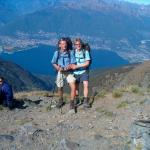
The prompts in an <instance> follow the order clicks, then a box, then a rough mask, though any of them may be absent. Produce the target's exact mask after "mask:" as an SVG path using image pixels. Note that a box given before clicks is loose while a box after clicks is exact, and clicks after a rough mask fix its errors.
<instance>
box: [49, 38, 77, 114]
mask: <svg viewBox="0 0 150 150" xmlns="http://www.w3.org/2000/svg"><path fill="white" fill-rule="evenodd" d="M51 62H52V64H53V66H54V68H55V69H56V71H57V77H56V85H57V87H58V94H59V101H58V103H57V108H61V107H62V106H63V105H64V104H65V103H64V100H63V87H64V82H65V81H64V80H65V79H66V80H67V82H68V84H69V86H70V88H71V94H70V95H71V98H70V111H69V112H74V111H75V102H74V99H75V80H76V79H75V77H74V76H73V71H72V70H71V66H74V65H75V63H76V59H75V56H74V53H73V51H71V50H70V49H69V45H68V43H67V39H66V38H61V39H60V40H59V41H58V51H55V53H54V55H53V58H52V61H51Z"/></svg>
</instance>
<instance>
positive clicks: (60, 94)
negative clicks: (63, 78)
mask: <svg viewBox="0 0 150 150" xmlns="http://www.w3.org/2000/svg"><path fill="white" fill-rule="evenodd" d="M58 95H59V98H60V99H63V87H61V88H58Z"/></svg>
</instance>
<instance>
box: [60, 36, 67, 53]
mask: <svg viewBox="0 0 150 150" xmlns="http://www.w3.org/2000/svg"><path fill="white" fill-rule="evenodd" d="M58 49H59V50H62V51H66V50H68V44H67V40H66V38H61V39H60V40H59V41H58Z"/></svg>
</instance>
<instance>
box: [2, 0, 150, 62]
mask: <svg viewBox="0 0 150 150" xmlns="http://www.w3.org/2000/svg"><path fill="white" fill-rule="evenodd" d="M0 7H1V8H2V10H3V11H2V10H1V11H2V12H0V14H2V13H3V12H8V15H7V13H4V14H6V15H4V17H3V16H2V15H0V16H2V18H4V19H0V20H5V18H7V17H8V16H9V14H10V18H12V19H10V21H9V19H6V20H7V21H5V22H1V27H0V44H1V45H2V47H3V49H4V50H7V51H10V52H12V50H20V49H28V48H30V47H35V46H37V45H39V44H46V45H53V46H54V45H55V44H56V43H57V39H58V38H59V37H61V36H70V37H72V38H74V37H78V36H79V37H81V38H83V39H84V40H86V41H88V42H89V43H90V45H91V46H92V48H96V49H106V50H109V51H115V52H116V53H117V54H118V55H119V56H121V57H123V58H124V59H126V60H128V61H130V62H139V61H144V60H149V59H150V52H149V47H150V42H149V40H150V6H143V5H136V4H131V3H128V2H123V1H119V0H109V1H108V0H74V1H73V0H70V1H69V0H58V1H50V0H45V1H42V0H33V1H32V3H31V1H30V2H28V1H23V0H20V1H19V0H12V1H11V2H10V1H7V0H6V1H4V0H1V1H0ZM10 8H11V9H10ZM11 12H13V13H14V16H15V17H12V16H11V15H13V13H11ZM18 12H20V13H18ZM18 14H19V16H18ZM8 18H9V17H8Z"/></svg>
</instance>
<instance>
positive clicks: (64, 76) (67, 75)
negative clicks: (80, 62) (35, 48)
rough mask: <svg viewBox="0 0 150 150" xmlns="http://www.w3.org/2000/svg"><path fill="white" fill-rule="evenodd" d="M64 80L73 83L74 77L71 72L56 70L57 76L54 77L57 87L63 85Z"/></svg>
mask: <svg viewBox="0 0 150 150" xmlns="http://www.w3.org/2000/svg"><path fill="white" fill-rule="evenodd" d="M65 80H66V81H67V83H75V81H76V78H75V77H74V75H73V74H71V73H62V72H58V74H57V77H56V85H57V87H59V88H61V87H63V86H64V83H65Z"/></svg>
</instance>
